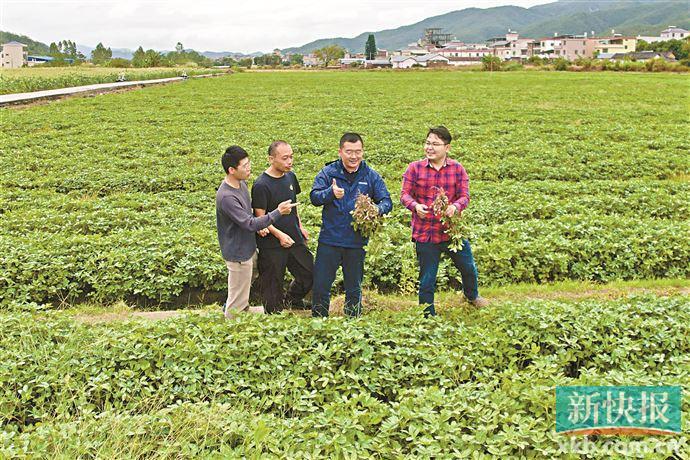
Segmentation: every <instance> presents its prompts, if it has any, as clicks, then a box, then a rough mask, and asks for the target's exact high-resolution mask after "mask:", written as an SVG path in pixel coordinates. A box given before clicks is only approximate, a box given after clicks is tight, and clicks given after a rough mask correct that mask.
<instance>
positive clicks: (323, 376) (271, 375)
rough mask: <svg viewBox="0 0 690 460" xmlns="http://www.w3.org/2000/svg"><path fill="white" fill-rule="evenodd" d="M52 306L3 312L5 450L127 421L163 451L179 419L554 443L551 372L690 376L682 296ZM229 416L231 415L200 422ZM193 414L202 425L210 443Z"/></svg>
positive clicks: (485, 448) (581, 380)
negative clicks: (125, 318) (309, 305)
mask: <svg viewBox="0 0 690 460" xmlns="http://www.w3.org/2000/svg"><path fill="white" fill-rule="evenodd" d="M39 314H40V315H41V318H40V321H36V320H35V319H36V318H34V317H33V316H32V315H31V314H29V313H6V314H4V315H2V316H1V317H0V332H2V334H0V337H1V338H0V345H1V346H0V358H1V359H0V363H2V365H0V382H2V386H0V388H1V390H0V421H2V423H1V424H2V426H3V427H5V428H4V429H3V433H2V437H3V441H5V443H4V444H5V447H4V449H5V451H4V453H5V454H6V455H7V454H22V453H23V454H25V455H28V456H30V455H31V453H32V452H37V449H47V452H50V451H52V450H53V449H56V448H59V446H60V445H61V444H62V445H63V448H66V449H98V448H104V447H106V448H107V446H104V445H103V444H107V443H108V442H114V441H113V440H114V439H118V437H119V436H129V438H128V439H129V440H130V441H132V442H135V441H136V440H140V441H141V442H151V443H153V444H152V445H151V446H148V447H146V449H147V450H148V449H151V451H152V452H155V450H154V449H155V446H157V445H161V444H165V443H166V440H167V442H170V439H171V436H170V435H171V433H172V432H176V430H181V433H180V436H181V437H180V439H177V438H176V437H174V436H173V437H172V439H173V441H172V442H173V443H174V442H176V441H178V442H180V443H182V444H183V445H177V446H176V447H177V448H178V449H195V448H197V449H202V451H214V450H218V449H226V451H225V452H226V454H228V455H229V454H230V453H235V455H237V453H243V452H244V453H248V452H252V451H253V452H255V453H256V452H257V449H258V451H261V450H265V452H266V453H267V454H272V455H274V456H275V455H281V453H282V454H283V455H284V452H293V453H295V454H296V455H297V453H298V452H309V454H310V455H312V456H319V457H328V456H330V457H332V456H334V455H335V456H342V455H345V454H353V453H354V452H357V454H358V456H373V455H380V456H384V457H390V456H401V455H415V456H422V457H437V456H449V455H451V454H452V453H453V452H463V451H469V452H472V451H475V452H477V453H478V454H482V456H493V457H494V458H495V457H496V456H498V457H507V456H509V457H516V456H525V457H528V458H533V457H538V458H543V457H554V456H557V455H556V453H558V444H557V437H556V436H555V435H554V433H553V424H554V417H555V416H554V410H555V407H554V398H553V394H554V393H553V392H554V387H555V386H556V385H576V384H580V385H683V384H685V383H687V379H688V376H689V375H690V360H689V359H688V356H689V355H690V342H688V341H687V340H686V339H685V338H686V337H688V335H690V301H689V300H688V297H687V296H678V297H671V298H656V297H652V296H645V297H635V298H629V299H622V300H618V301H584V302H577V303H564V302H553V301H530V302H526V303H508V304H504V305H502V306H497V307H492V308H489V309H486V310H482V311H473V312H469V311H467V310H463V309H450V310H445V309H443V310H442V315H443V316H442V320H440V321H439V320H438V319H424V318H422V316H421V314H420V312H416V313H415V312H404V313H400V312H398V313H396V314H390V313H385V312H379V313H376V314H373V315H369V316H367V317H364V318H362V319H360V320H357V321H352V320H345V319H343V318H339V319H331V320H325V321H324V320H317V321H314V320H312V319H306V318H299V317H295V316H283V317H273V318H258V317H244V318H242V319H240V320H239V321H237V322H233V323H227V322H224V321H223V319H222V317H221V315H220V313H213V314H207V315H206V316H196V315H190V316H185V317H182V318H179V319H175V320H169V321H166V322H161V323H141V322H125V323H100V324H95V325H84V324H80V323H78V322H75V321H74V320H72V319H69V318H66V317H65V315H61V314H60V313H59V312H53V313H51V312H41V313H39ZM684 398H685V399H684V406H683V422H684V424H685V425H684V432H685V433H687V426H688V423H689V422H688V421H689V419H688V415H690V413H689V412H688V410H689V409H688V407H689V406H688V395H687V394H686V395H685V397H684ZM182 401H184V403H182ZM204 402H208V403H204ZM230 408H233V409H230ZM181 412H188V413H189V414H190V415H189V417H188V418H187V417H185V416H184V415H183V414H182V413H181ZM259 413H260V414H261V415H256V414H259ZM223 416H224V418H225V422H220V423H221V426H224V427H227V428H228V429H227V430H219V429H218V427H210V426H207V425H206V424H205V423H204V420H209V419H210V420H216V419H218V418H223ZM207 417H208V419H207ZM192 419H196V420H197V421H196V422H192ZM241 419H244V421H242V420H241ZM118 421H119V423H118ZM183 421H186V424H184V423H183V424H182V425H179V424H181V423H182V422H183ZM147 422H148V423H147ZM250 422H256V423H255V424H253V425H252V424H251V423H250ZM185 425H186V426H188V429H189V430H191V432H192V433H195V432H197V431H198V430H202V427H204V426H207V429H208V431H207V432H206V434H207V436H205V437H204V439H203V440H200V441H199V442H200V443H201V445H199V444H198V443H196V444H195V443H194V442H193V440H190V439H188V438H187V437H188V436H190V433H189V432H185V430H184V429H183V428H182V427H183V426H185ZM189 425H191V427H189ZM210 425H213V423H211V424H210ZM262 426H263V427H264V428H265V430H264V429H263V428H261V427H262ZM107 427H110V428H111V429H112V430H113V433H109V434H110V435H111V436H112V437H111V436H107V434H108V433H105V432H103V430H104V429H107ZM125 427H126V433H128V434H126V433H120V430H123V429H125ZM246 428H249V430H246V431H244V432H243V431H242V430H243V429H246ZM80 430H84V432H83V433H80ZM262 430H263V431H265V432H263V433H262ZM682 438H683V439H685V441H684V442H685V443H686V444H687V438H686V437H685V436H683V437H682ZM86 439H89V440H91V443H90V444H88V445H84V444H83V442H84V441H85V440H86ZM61 440H62V443H60V441H61ZM65 444H67V445H68V446H73V447H67V446H64V445H65ZM188 444H189V445H188ZM171 447H172V446H165V445H161V448H162V449H163V452H168V453H167V454H166V455H172V454H171V453H170V450H169V449H170V448H171ZM685 449H687V445H686V446H685ZM44 452H46V450H43V451H40V452H38V453H39V454H44ZM88 452H90V454H91V455H94V451H90V450H89V451H88ZM44 455H45V454H44ZM465 455H467V453H465ZM96 456H97V455H96ZM302 456H304V455H302Z"/></svg>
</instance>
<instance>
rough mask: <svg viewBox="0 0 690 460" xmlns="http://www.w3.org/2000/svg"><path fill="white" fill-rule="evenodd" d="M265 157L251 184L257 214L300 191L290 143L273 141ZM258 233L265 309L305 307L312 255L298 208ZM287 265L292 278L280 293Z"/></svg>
mask: <svg viewBox="0 0 690 460" xmlns="http://www.w3.org/2000/svg"><path fill="white" fill-rule="evenodd" d="M268 161H269V163H270V166H269V168H268V169H267V170H266V171H265V172H264V173H263V174H261V175H260V176H259V177H258V178H257V179H256V181H255V182H254V186H253V187H252V208H254V214H255V215H256V216H263V215H264V214H266V213H270V212H271V211H273V210H274V209H276V208H277V207H278V205H279V204H280V203H281V202H283V201H285V200H292V202H293V203H296V202H297V194H299V193H300V192H301V189H300V186H299V182H298V181H297V176H295V173H294V172H292V161H293V154H292V147H290V145H289V144H288V143H287V142H285V141H275V142H273V143H272V144H271V145H270V147H269V148H268ZM258 233H259V235H258V236H257V239H256V244H257V246H258V248H259V282H260V286H261V296H262V297H263V302H264V309H265V311H266V313H278V312H280V311H281V310H282V309H283V306H284V305H285V304H287V305H288V306H291V307H298V308H305V307H306V306H305V305H304V302H303V299H304V297H305V296H306V295H307V294H308V293H309V291H310V290H311V287H312V282H313V271H314V256H313V255H312V253H311V252H310V251H309V249H308V248H307V245H306V241H307V239H308V238H309V234H308V233H307V231H306V230H305V229H304V227H302V222H301V221H300V218H299V214H298V213H297V209H295V210H294V212H292V213H290V214H289V215H287V216H284V217H283V218H282V219H280V220H279V221H277V222H275V224H274V225H271V226H269V227H268V228H267V229H265V230H263V231H260V232H258ZM286 268H287V269H288V270H289V271H290V273H291V274H292V276H293V277H294V281H292V283H290V287H289V288H288V292H287V294H285V295H283V282H284V278H285V269H286Z"/></svg>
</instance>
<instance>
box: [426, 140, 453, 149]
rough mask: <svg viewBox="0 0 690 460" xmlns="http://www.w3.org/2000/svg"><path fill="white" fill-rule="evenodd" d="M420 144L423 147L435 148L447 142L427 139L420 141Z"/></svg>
mask: <svg viewBox="0 0 690 460" xmlns="http://www.w3.org/2000/svg"><path fill="white" fill-rule="evenodd" d="M422 145H423V146H424V147H433V148H435V149H437V148H439V147H443V146H444V145H448V144H443V143H441V142H429V141H424V142H423V143H422Z"/></svg>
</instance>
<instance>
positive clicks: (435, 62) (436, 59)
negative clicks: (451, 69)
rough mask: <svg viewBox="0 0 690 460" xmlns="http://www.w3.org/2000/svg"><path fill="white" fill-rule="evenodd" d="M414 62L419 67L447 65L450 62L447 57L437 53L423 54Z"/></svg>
mask: <svg viewBox="0 0 690 460" xmlns="http://www.w3.org/2000/svg"><path fill="white" fill-rule="evenodd" d="M416 60H417V63H418V64H419V65H421V66H424V67H433V66H439V65H448V63H449V62H450V60H449V59H448V58H447V57H445V56H441V55H440V54H438V53H431V54H425V55H424V56H419V57H417V58H416Z"/></svg>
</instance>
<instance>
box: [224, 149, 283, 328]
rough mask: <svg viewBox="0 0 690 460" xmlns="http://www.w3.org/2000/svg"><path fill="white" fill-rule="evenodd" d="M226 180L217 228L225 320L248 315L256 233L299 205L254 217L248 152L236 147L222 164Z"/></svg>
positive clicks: (281, 204) (227, 153) (279, 206)
mask: <svg viewBox="0 0 690 460" xmlns="http://www.w3.org/2000/svg"><path fill="white" fill-rule="evenodd" d="M221 163H222V164H223V170H224V171H225V179H224V180H223V182H222V183H221V184H220V187H218V192H216V227H217V229H218V243H219V244H220V251H221V253H222V254H223V259H225V264H226V265H227V267H228V299H227V302H226V303H225V317H226V318H232V317H234V316H235V314H237V313H240V312H243V311H246V310H247V309H248V307H249V288H250V287H251V283H252V267H253V264H254V259H255V258H256V239H255V237H254V233H255V232H257V231H259V230H261V229H264V228H266V227H268V226H269V225H271V224H273V223H275V222H276V221H277V220H278V219H279V218H280V216H281V215H287V214H290V212H291V211H292V208H294V207H295V206H297V203H291V202H290V200H286V201H283V202H282V203H280V205H278V208H276V209H274V210H273V211H271V212H269V213H268V214H266V215H264V216H261V217H254V215H253V214H252V207H251V200H250V199H249V189H248V188H247V182H246V180H247V179H248V178H249V175H250V174H251V162H250V160H249V155H248V154H247V152H246V151H245V150H244V149H243V148H242V147H239V146H237V145H233V146H231V147H228V148H227V150H225V153H224V154H223V158H222V160H221Z"/></svg>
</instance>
